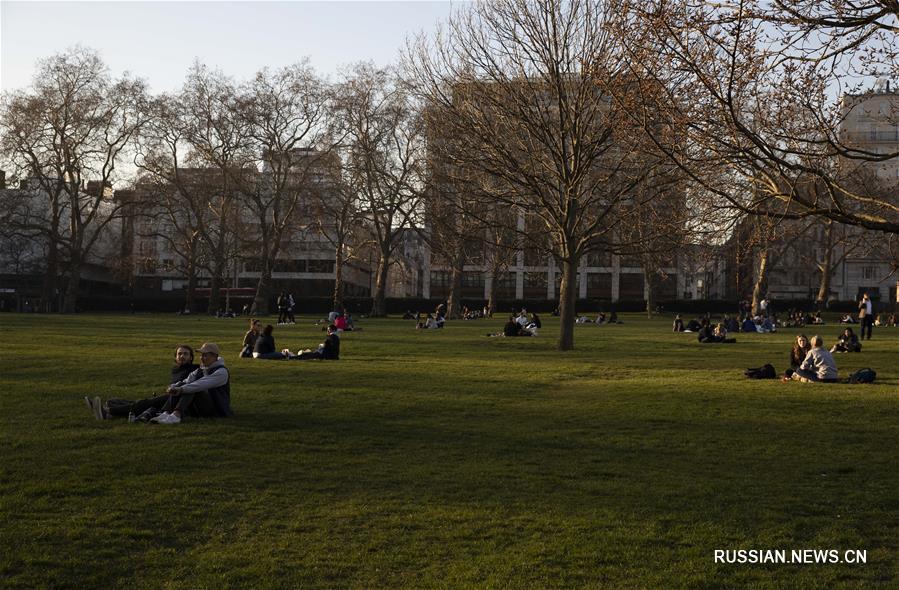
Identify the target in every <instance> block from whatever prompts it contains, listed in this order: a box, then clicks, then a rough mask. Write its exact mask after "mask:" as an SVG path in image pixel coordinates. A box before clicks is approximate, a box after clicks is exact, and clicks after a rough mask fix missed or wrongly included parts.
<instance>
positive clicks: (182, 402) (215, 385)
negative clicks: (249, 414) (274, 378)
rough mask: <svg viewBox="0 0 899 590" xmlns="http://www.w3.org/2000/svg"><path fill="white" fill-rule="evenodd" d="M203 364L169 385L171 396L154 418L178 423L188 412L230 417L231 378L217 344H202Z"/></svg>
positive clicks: (155, 420)
mask: <svg viewBox="0 0 899 590" xmlns="http://www.w3.org/2000/svg"><path fill="white" fill-rule="evenodd" d="M198 352H199V353H200V368H199V369H197V370H196V371H194V372H193V373H191V374H190V375H188V376H187V379H184V380H182V381H179V382H177V383H173V384H171V385H169V387H168V389H166V393H168V394H169V400H168V401H167V402H166V404H165V406H164V407H163V408H162V413H161V414H159V416H156V417H155V418H153V419H152V420H151V422H155V423H157V424H178V423H179V422H181V420H182V418H183V417H184V415H185V414H186V413H189V414H190V415H192V416H198V417H215V416H218V417H221V418H227V417H228V416H231V415H233V412H232V411H231V378H230V375H229V374H228V369H226V368H225V361H224V359H222V357H220V356H219V347H218V345H217V344H213V343H211V342H206V343H204V344H203V346H201V347H200V349H199V351H198Z"/></svg>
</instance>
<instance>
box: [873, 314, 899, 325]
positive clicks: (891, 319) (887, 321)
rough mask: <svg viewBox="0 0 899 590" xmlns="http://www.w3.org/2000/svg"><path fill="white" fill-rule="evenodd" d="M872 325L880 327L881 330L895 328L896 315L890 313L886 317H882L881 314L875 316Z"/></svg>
mask: <svg viewBox="0 0 899 590" xmlns="http://www.w3.org/2000/svg"><path fill="white" fill-rule="evenodd" d="M874 325H875V326H880V327H883V328H895V327H896V314H895V313H891V314H889V315H888V316H887V317H883V314H881V313H879V314H877V317H876V318H874Z"/></svg>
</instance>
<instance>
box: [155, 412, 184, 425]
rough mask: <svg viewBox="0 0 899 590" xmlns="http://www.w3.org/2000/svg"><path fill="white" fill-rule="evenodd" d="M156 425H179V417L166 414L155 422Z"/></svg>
mask: <svg viewBox="0 0 899 590" xmlns="http://www.w3.org/2000/svg"><path fill="white" fill-rule="evenodd" d="M157 423H158V424H180V423H181V417H180V416H179V415H178V414H166V415H165V416H164V417H162V418H160V419H159V420H158V421H157Z"/></svg>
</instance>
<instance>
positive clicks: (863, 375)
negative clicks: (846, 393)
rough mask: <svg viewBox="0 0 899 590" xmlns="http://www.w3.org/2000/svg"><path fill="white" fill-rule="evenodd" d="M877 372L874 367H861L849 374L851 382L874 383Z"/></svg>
mask: <svg viewBox="0 0 899 590" xmlns="http://www.w3.org/2000/svg"><path fill="white" fill-rule="evenodd" d="M875 377H877V372H876V371H875V370H874V369H859V370H858V371H856V372H855V373H853V374H852V375H850V376H849V383H874V378H875Z"/></svg>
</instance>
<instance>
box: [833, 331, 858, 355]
mask: <svg viewBox="0 0 899 590" xmlns="http://www.w3.org/2000/svg"><path fill="white" fill-rule="evenodd" d="M861 351H862V343H861V342H859V341H858V336H856V335H855V332H853V331H852V328H846V329H845V330H843V333H842V334H840V335H839V336H838V337H837V343H836V344H834V345H833V348H831V349H830V352H861Z"/></svg>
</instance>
